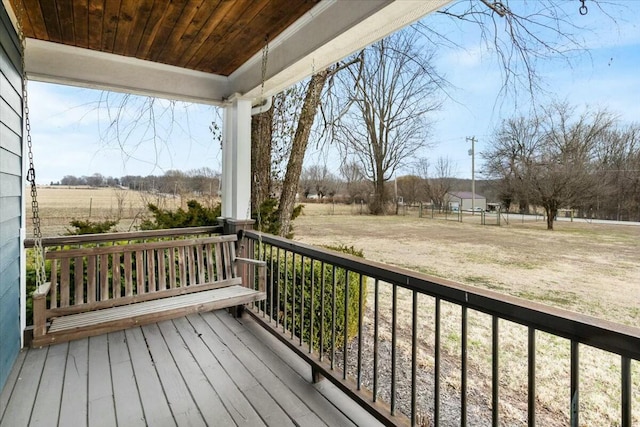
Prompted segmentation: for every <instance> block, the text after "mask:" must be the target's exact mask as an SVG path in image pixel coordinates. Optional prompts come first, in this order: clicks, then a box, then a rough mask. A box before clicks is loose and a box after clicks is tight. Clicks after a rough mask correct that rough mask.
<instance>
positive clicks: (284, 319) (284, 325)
mask: <svg viewBox="0 0 640 427" xmlns="http://www.w3.org/2000/svg"><path fill="white" fill-rule="evenodd" d="M288 253H289V252H288V251H287V250H285V251H284V282H283V286H282V287H283V290H284V292H283V296H282V297H283V298H282V302H283V304H282V305H283V313H282V332H284V333H286V332H287V293H288V292H287V288H288V287H289V283H288V282H289V267H288V266H287V258H288V257H287V254H288Z"/></svg>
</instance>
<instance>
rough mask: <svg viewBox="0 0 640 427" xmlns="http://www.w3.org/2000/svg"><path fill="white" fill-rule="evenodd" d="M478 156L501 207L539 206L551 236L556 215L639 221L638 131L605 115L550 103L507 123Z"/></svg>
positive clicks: (526, 208) (601, 111)
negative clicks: (495, 187) (574, 212)
mask: <svg viewBox="0 0 640 427" xmlns="http://www.w3.org/2000/svg"><path fill="white" fill-rule="evenodd" d="M483 157H484V159H485V161H486V168H487V171H486V172H487V173H488V175H489V176H490V177H492V178H494V179H496V180H497V183H498V184H497V185H498V188H499V197H500V199H501V202H502V204H503V205H504V206H505V207H506V208H507V209H508V208H509V207H510V206H511V205H512V204H517V205H518V206H519V207H520V210H521V211H527V210H528V209H529V207H530V206H541V207H543V208H544V210H545V213H546V216H547V228H548V229H553V221H554V218H555V217H556V216H557V214H558V211H559V210H560V209H575V210H577V211H578V212H579V214H580V216H583V217H592V218H593V217H596V218H604V219H615V220H640V125H638V124H631V125H621V124H619V123H618V121H617V120H616V117H615V115H614V114H612V113H611V112H609V111H607V110H606V109H594V110H590V109H588V108H585V109H584V110H583V111H582V112H578V109H577V107H575V106H572V105H570V104H568V103H566V102H563V103H552V104H549V105H546V106H542V107H540V108H539V109H538V112H536V113H532V114H531V115H528V116H517V117H512V118H509V119H506V120H504V121H503V123H502V125H501V126H499V127H498V128H497V129H496V131H495V133H494V135H493V138H492V139H491V142H490V146H489V148H488V149H487V150H486V151H485V152H484V153H483Z"/></svg>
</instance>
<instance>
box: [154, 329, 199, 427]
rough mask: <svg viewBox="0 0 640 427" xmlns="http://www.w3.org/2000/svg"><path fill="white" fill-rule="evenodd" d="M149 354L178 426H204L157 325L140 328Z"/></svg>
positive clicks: (196, 406)
mask: <svg viewBox="0 0 640 427" xmlns="http://www.w3.org/2000/svg"><path fill="white" fill-rule="evenodd" d="M142 333H143V334H144V338H145V341H146V342H147V347H148V348H149V352H151V354H152V356H153V363H154V365H155V368H156V371H157V373H158V378H159V379H160V382H161V383H162V388H163V389H164V393H165V395H166V397H167V401H168V402H169V408H171V412H172V414H173V417H174V418H175V420H176V423H177V424H178V425H189V426H205V425H206V424H205V422H204V419H203V418H202V414H201V413H200V410H199V408H198V405H197V404H196V403H195V401H194V400H193V396H192V395H191V392H190V391H189V388H188V387H187V386H186V384H185V382H184V379H183V378H182V375H181V374H180V371H179V370H178V368H177V366H176V362H175V361H174V359H173V356H172V355H171V351H170V350H169V347H168V346H167V343H166V342H165V341H164V338H163V336H162V334H161V333H160V329H158V325H157V324H155V323H154V324H151V325H146V326H143V327H142Z"/></svg>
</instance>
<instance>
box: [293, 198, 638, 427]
mask: <svg viewBox="0 0 640 427" xmlns="http://www.w3.org/2000/svg"><path fill="white" fill-rule="evenodd" d="M358 211H359V210H358V209H355V211H354V208H352V207H346V206H342V207H337V206H336V207H334V206H330V205H321V204H309V205H307V206H306V207H305V211H304V212H305V213H304V214H303V215H302V216H301V217H299V218H298V219H297V220H296V221H295V238H296V239H297V240H300V241H303V242H305V243H309V244H314V245H327V244H331V245H336V244H343V245H348V246H351V245H353V246H354V247H356V248H359V249H363V250H364V255H365V257H366V258H368V259H372V260H376V261H381V262H385V263H388V264H393V265H396V266H401V267H405V268H408V269H411V270H416V271H420V272H423V273H426V274H429V275H433V276H437V277H443V278H447V279H451V280H454V281H457V282H461V283H465V284H468V285H472V286H477V287H480V288H486V289H491V290H494V291H498V292H501V293H505V294H509V295H513V296H517V297H521V298H525V299H528V300H532V301H537V302H541V303H544V304H548V305H552V306H555V307H560V308H565V309H569V310H572V311H577V312H581V313H584V314H589V315H592V316H596V317H600V318H604V319H607V320H611V321H614V322H619V323H624V324H628V325H632V326H638V325H640V256H639V255H638V254H640V227H637V226H620V225H618V226H611V225H601V224H586V223H571V222H560V223H557V224H556V230H555V231H547V230H546V229H545V223H544V222H543V221H538V222H535V221H534V222H524V223H518V221H512V222H511V225H510V226H508V227H496V226H481V225H480V219H479V218H477V217H476V218H473V217H470V216H466V217H465V218H464V219H463V222H462V223H460V222H455V221H445V220H443V219H439V220H432V219H424V218H418V217H417V214H416V215H407V216H399V217H397V216H386V217H372V216H368V215H359V212H358ZM372 291H373V286H371V285H370V286H368V301H367V302H368V307H367V308H368V313H367V319H366V323H365V325H366V326H368V328H369V330H370V329H371V328H372V317H373V315H372V311H371V307H373V292H372ZM380 298H381V299H380V301H381V305H382V306H383V307H387V308H388V307H390V306H391V287H390V286H386V287H384V286H383V287H382V288H381V297H380ZM398 301H399V303H398V304H399V312H400V313H401V315H400V320H399V327H400V329H401V330H404V331H410V325H411V314H412V313H411V311H412V308H411V294H410V293H409V292H402V291H401V292H399V295H398ZM381 317H382V319H381V320H382V325H383V330H382V332H381V336H382V337H383V339H386V340H388V341H390V321H391V313H390V310H389V309H387V310H383V311H382V313H381ZM433 319H434V300H433V298H430V297H427V296H421V297H420V299H419V331H420V332H419V336H420V341H421V346H420V348H419V350H418V353H419V360H420V365H421V367H423V368H424V372H425V373H426V375H424V376H421V380H420V383H421V384H422V386H423V387H422V389H421V392H422V391H424V393H420V394H422V397H421V398H419V400H422V401H423V405H426V406H425V407H429V405H430V402H431V401H432V397H429V390H431V389H432V379H431V375H432V374H431V372H432V369H433V363H434V362H433V346H432V343H433V342H434V326H433V325H434V320H433ZM468 321H469V363H470V373H469V400H470V410H469V418H470V421H469V422H470V425H474V426H475V425H489V424H490V420H491V415H490V412H489V411H490V393H491V359H490V356H491V318H490V317H489V316H487V315H485V314H482V313H478V312H474V311H472V310H471V311H469V320H468ZM442 322H443V325H442V328H443V330H442V337H443V341H444V343H443V345H444V348H443V353H444V354H445V368H444V371H443V378H442V382H443V386H442V387H443V394H444V395H445V398H443V406H444V408H443V412H444V413H445V417H446V413H447V412H446V411H447V408H448V409H449V411H450V412H451V413H453V414H455V413H456V411H457V407H456V404H459V403H456V402H459V400H458V399H459V397H458V395H459V390H460V371H459V369H460V368H459V366H460V359H459V355H460V348H461V347H460V342H461V340H460V324H461V323H460V322H461V311H460V308H459V307H457V306H454V305H452V304H447V303H443V306H442ZM385 326H386V328H385ZM366 341H367V340H366V339H365V346H366V345H367V344H366ZM500 341H501V353H500V366H501V368H500V369H501V373H503V375H502V377H501V379H500V386H501V407H500V412H501V417H502V420H503V423H504V425H509V426H512V425H523V426H524V425H526V423H527V419H526V408H527V400H526V399H527V376H526V372H527V371H526V369H527V366H526V360H527V359H526V358H527V329H526V328H525V327H523V326H520V325H516V324H513V323H510V322H506V321H504V322H501V324H500ZM400 346H401V348H403V351H402V354H401V356H400V357H399V360H400V362H399V363H400V366H401V368H400V371H401V372H403V371H405V372H406V371H407V370H409V366H410V365H409V361H410V354H411V353H410V339H409V337H408V336H405V337H404V339H401V340H400ZM382 347H383V348H384V346H382ZM356 349H357V347H356ZM569 354H570V343H569V341H567V340H564V339H560V338H557V337H552V336H550V335H548V334H544V333H538V334H537V353H536V357H537V371H536V379H537V384H538V385H537V396H536V397H537V402H538V406H537V409H538V414H537V416H538V424H539V425H544V426H564V425H568V423H569V404H568V402H569V400H570V396H569V394H570V393H569ZM580 360H581V370H580V374H581V384H580V387H581V391H580V393H581V396H580V399H581V404H580V406H581V418H580V425H585V426H613V425H619V418H620V402H619V401H618V396H619V390H620V359H619V358H618V357H612V356H611V355H607V354H605V353H604V352H602V351H599V350H596V349H593V348H589V347H585V346H581V349H580ZM402 367H404V369H403V368H402ZM633 372H634V374H633V381H634V385H633V387H634V390H635V392H634V393H635V394H634V405H635V406H634V425H636V424H640V392H639V390H640V363H639V362H634V363H633ZM365 383H366V381H365ZM369 386H371V384H369ZM406 393H408V390H407V391H406ZM399 397H400V398H401V397H402V390H400V392H399ZM405 397H407V398H405V399H404V401H405V402H406V401H408V396H405ZM450 406H453V407H450ZM401 407H402V405H401ZM405 410H406V407H405ZM428 419H429V418H428V413H427V425H429V423H428ZM447 420H448V422H445V425H450V424H451V425H459V420H458V419H456V418H455V415H451V416H450V417H449V418H447Z"/></svg>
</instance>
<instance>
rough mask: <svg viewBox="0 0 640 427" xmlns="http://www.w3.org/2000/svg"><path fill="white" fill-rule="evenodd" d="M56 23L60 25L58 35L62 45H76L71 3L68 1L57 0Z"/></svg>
mask: <svg viewBox="0 0 640 427" xmlns="http://www.w3.org/2000/svg"><path fill="white" fill-rule="evenodd" d="M56 5H57V9H58V22H59V23H60V34H61V36H62V40H63V43H65V44H70V45H72V46H75V45H76V36H75V28H74V25H73V3H72V2H71V1H68V0H64V1H62V0H58V1H57V2H56Z"/></svg>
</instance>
